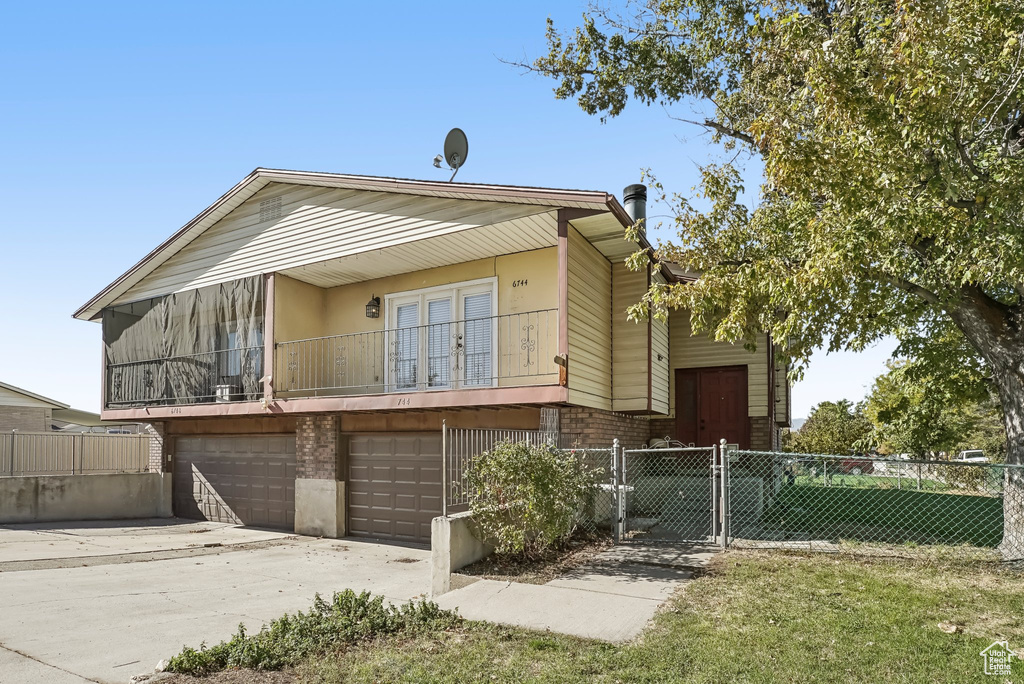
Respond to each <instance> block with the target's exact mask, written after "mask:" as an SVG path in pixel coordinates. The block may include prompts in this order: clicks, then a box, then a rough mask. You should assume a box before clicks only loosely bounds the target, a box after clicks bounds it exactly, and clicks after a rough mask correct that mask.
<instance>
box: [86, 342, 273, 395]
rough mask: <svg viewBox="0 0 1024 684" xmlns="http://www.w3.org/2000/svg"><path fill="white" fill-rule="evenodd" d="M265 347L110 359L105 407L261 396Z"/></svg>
mask: <svg viewBox="0 0 1024 684" xmlns="http://www.w3.org/2000/svg"><path fill="white" fill-rule="evenodd" d="M262 375H263V347H262V346H258V347H242V348H235V349H219V350H214V351H210V352H199V353H195V354H183V355H180V356H171V357H167V358H157V359H148V360H144V361H130V362H126V363H110V364H107V376H106V390H107V391H106V408H108V409H121V408H137V407H149V406H173V405H188V404H208V403H215V402H228V401H258V400H259V399H260V398H261V397H262V396H263V386H262V384H261V383H260V380H259V379H260V377H261V376H262Z"/></svg>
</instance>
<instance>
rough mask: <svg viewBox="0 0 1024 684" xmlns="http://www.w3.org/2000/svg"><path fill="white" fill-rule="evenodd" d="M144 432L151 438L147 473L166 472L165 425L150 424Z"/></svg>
mask: <svg viewBox="0 0 1024 684" xmlns="http://www.w3.org/2000/svg"><path fill="white" fill-rule="evenodd" d="M146 432H148V433H149V435H150V436H151V437H152V438H153V439H151V440H150V441H149V472H151V473H164V472H167V471H168V468H167V460H166V459H165V458H164V455H165V454H166V453H167V449H166V448H165V446H166V439H167V426H166V424H164V423H151V424H150V425H149V427H147V428H146Z"/></svg>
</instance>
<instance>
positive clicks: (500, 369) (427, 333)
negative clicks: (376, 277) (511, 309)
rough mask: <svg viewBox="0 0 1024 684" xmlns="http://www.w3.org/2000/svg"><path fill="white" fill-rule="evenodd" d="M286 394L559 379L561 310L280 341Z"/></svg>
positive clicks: (278, 385) (279, 369)
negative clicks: (559, 318)
mask: <svg viewBox="0 0 1024 684" xmlns="http://www.w3.org/2000/svg"><path fill="white" fill-rule="evenodd" d="M275 348H276V354H275V371H274V386H275V392H276V393H277V394H278V395H283V396H330V395H352V394H388V393H392V392H407V391H423V390H446V389H465V388H474V387H506V386H507V387H511V386H520V385H545V384H554V383H557V382H558V367H557V365H556V364H555V361H554V357H555V355H556V354H557V353H558V310H557V309H545V310H540V311H530V312H525V313H514V314H503V315H499V316H490V317H486V318H474V319H470V320H462V321H451V322H446V323H434V324H430V325H420V326H413V327H408V328H398V329H392V330H374V331H368V332H359V333H350V334H345V335H332V336H329V337H314V338H309V339H304V340H291V341H286V342H279V343H277V344H276V345H275Z"/></svg>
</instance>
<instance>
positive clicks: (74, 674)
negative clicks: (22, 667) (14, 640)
mask: <svg viewBox="0 0 1024 684" xmlns="http://www.w3.org/2000/svg"><path fill="white" fill-rule="evenodd" d="M0 648H2V649H4V650H5V651H7V652H8V653H14V654H15V655H19V656H21V657H22V658H27V659H28V660H31V661H34V662H37V663H39V664H40V665H44V666H46V667H49V668H51V669H54V670H58V671H60V672H63V673H64V674H69V675H71V676H72V677H78V678H79V679H81V680H82V681H83V682H95V684H103V682H101V681H100V680H98V679H91V678H89V677H85V676H83V675H80V674H78V673H77V672H72V671H71V670H65V669H64V668H63V667H58V666H56V665H52V664H50V663H48V662H46V661H45V660H40V659H39V658H36V657H35V656H33V655H29V654H28V653H25V652H24V651H19V650H18V649H16V648H11V647H10V646H8V645H6V644H4V643H3V642H0Z"/></svg>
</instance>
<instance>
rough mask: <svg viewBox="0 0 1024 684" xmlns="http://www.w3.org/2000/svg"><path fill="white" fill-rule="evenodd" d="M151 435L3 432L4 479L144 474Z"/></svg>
mask: <svg viewBox="0 0 1024 684" xmlns="http://www.w3.org/2000/svg"><path fill="white" fill-rule="evenodd" d="M152 440H153V437H152V436H150V435H107V434H90V433H81V432H78V433H67V432H9V433H0V477H23V476H35V475H88V474H100V473H142V472H146V471H147V470H148V469H149V450H150V443H151V441H152Z"/></svg>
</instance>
